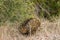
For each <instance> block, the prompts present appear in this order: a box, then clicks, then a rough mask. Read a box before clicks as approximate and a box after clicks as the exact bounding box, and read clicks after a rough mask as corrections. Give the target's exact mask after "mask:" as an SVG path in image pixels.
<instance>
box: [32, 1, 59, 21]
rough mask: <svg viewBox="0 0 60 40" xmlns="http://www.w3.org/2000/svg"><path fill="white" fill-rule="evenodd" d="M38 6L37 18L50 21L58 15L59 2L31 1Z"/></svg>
mask: <svg viewBox="0 0 60 40" xmlns="http://www.w3.org/2000/svg"><path fill="white" fill-rule="evenodd" d="M33 2H34V3H35V4H36V5H37V6H38V8H39V9H40V10H39V14H38V15H39V16H43V17H44V18H47V19H49V20H50V19H51V17H57V16H59V15H60V0H33Z"/></svg>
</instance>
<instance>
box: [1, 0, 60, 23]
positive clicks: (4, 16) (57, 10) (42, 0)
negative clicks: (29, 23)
mask: <svg viewBox="0 0 60 40" xmlns="http://www.w3.org/2000/svg"><path fill="white" fill-rule="evenodd" d="M34 5H36V7H38V8H37V9H39V11H38V15H39V16H41V17H44V18H47V19H50V18H51V17H53V16H54V17H57V16H59V14H60V0H0V24H2V23H4V22H5V21H11V22H15V21H17V22H19V23H22V22H23V21H24V20H27V19H29V18H33V17H35V16H34V13H35V10H36V8H35V6H34ZM36 14H37V13H36Z"/></svg>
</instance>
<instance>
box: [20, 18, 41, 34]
mask: <svg viewBox="0 0 60 40" xmlns="http://www.w3.org/2000/svg"><path fill="white" fill-rule="evenodd" d="M38 27H40V20H39V19H37V18H31V19H28V20H26V21H25V22H24V23H23V24H22V25H21V26H20V28H19V31H20V32H21V33H22V34H28V33H30V31H31V33H34V32H35V31H36V30H37V29H38Z"/></svg>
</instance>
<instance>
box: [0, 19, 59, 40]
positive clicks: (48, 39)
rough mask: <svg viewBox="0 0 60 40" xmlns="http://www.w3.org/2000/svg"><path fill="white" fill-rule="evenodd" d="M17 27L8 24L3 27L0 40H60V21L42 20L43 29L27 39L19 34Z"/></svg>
mask: <svg viewBox="0 0 60 40" xmlns="http://www.w3.org/2000/svg"><path fill="white" fill-rule="evenodd" d="M17 25H18V24H17V23H16V24H13V25H12V24H11V23H9V22H6V23H5V25H3V26H1V27H0V40H60V19H58V20H56V21H54V22H49V21H48V20H45V19H41V27H40V28H38V30H37V31H36V34H34V35H31V36H27V37H26V36H24V35H22V34H20V33H19V31H18V29H17Z"/></svg>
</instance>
